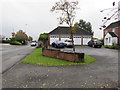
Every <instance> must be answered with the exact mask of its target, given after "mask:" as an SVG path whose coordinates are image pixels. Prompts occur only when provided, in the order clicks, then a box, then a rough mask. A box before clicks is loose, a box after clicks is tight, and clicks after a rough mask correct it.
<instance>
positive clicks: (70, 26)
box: [70, 26, 75, 52]
mask: <svg viewBox="0 0 120 90" xmlns="http://www.w3.org/2000/svg"><path fill="white" fill-rule="evenodd" d="M70 30H71V37H72V46H73V52H75V45H74V40H73V32H72V27H71V26H70Z"/></svg>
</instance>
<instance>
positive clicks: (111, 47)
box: [104, 45, 120, 49]
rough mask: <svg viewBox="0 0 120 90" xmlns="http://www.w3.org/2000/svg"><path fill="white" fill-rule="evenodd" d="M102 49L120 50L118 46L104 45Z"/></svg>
mask: <svg viewBox="0 0 120 90" xmlns="http://www.w3.org/2000/svg"><path fill="white" fill-rule="evenodd" d="M104 47H105V48H110V49H120V46H119V45H113V46H107V45H105V46H104Z"/></svg>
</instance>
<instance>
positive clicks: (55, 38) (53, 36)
mask: <svg viewBox="0 0 120 90" xmlns="http://www.w3.org/2000/svg"><path fill="white" fill-rule="evenodd" d="M57 40H59V36H58V35H51V36H50V45H51V44H52V43H53V42H54V41H57Z"/></svg>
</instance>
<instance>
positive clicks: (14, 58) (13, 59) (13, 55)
mask: <svg viewBox="0 0 120 90" xmlns="http://www.w3.org/2000/svg"><path fill="white" fill-rule="evenodd" d="M0 45H1V46H2V48H0V50H1V51H2V73H4V72H5V71H7V70H8V69H9V68H10V67H12V66H13V65H15V64H16V63H17V62H19V61H20V60H21V59H23V58H24V57H25V56H27V55H28V54H29V53H31V52H32V51H33V50H34V48H31V47H30V46H27V45H25V46H17V45H9V44H0Z"/></svg>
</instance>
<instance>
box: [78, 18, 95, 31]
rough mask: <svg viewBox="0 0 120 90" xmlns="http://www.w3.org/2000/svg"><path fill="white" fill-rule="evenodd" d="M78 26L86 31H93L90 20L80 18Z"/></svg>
mask: <svg viewBox="0 0 120 90" xmlns="http://www.w3.org/2000/svg"><path fill="white" fill-rule="evenodd" d="M78 26H79V28H81V29H83V30H86V31H87V32H90V33H93V32H92V25H91V23H90V22H86V21H84V20H80V21H79V24H78Z"/></svg>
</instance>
